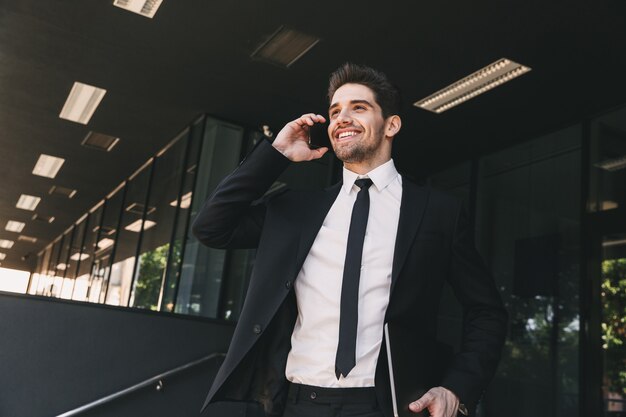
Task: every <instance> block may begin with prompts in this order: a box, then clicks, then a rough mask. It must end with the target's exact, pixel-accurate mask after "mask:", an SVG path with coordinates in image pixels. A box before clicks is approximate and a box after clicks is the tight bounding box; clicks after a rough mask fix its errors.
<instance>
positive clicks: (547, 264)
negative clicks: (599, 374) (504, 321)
mask: <svg viewBox="0 0 626 417" xmlns="http://www.w3.org/2000/svg"><path fill="white" fill-rule="evenodd" d="M580 144H581V128H580V126H574V127H572V128H568V129H564V130H562V131H559V132H556V133H553V134H551V135H548V136H545V137H541V138H539V139H536V140H533V141H531V142H528V143H525V144H523V145H520V146H516V147H514V148H511V149H508V150H505V151H502V152H498V153H496V154H493V155H490V156H487V157H485V158H484V159H482V160H481V165H480V168H479V183H478V195H477V216H476V223H477V224H476V226H477V227H476V232H477V242H478V248H479V250H480V252H481V253H482V254H483V255H484V256H485V258H486V261H487V262H488V264H489V265H490V267H491V269H492V271H493V273H494V275H495V279H496V283H497V285H498V286H499V287H500V289H501V292H502V295H503V299H504V302H505V306H506V307H507V309H508V310H509V314H510V329H509V337H508V338H507V340H506V345H505V350H504V353H503V359H502V362H501V363H500V368H499V372H498V374H497V376H496V379H495V380H494V382H493V383H492V384H491V386H490V388H489V391H488V392H487V395H486V397H485V400H484V404H483V407H484V411H485V415H494V416H500V415H506V416H507V417H518V416H519V417H526V416H529V415H532V416H535V417H554V416H563V417H565V416H567V417H571V416H576V415H578V412H579V407H578V396H579V393H578V380H579V379H578V376H579V372H578V364H579V346H578V338H579V301H578V296H579V282H580V279H579V269H580V266H579V262H580V215H581V214H580V212H579V201H580V200H579V199H580V189H579V184H580V181H579V178H580V161H581V153H580V152H581V151H580ZM519 398H532V399H533V401H519ZM511 404H515V406H514V407H511Z"/></svg>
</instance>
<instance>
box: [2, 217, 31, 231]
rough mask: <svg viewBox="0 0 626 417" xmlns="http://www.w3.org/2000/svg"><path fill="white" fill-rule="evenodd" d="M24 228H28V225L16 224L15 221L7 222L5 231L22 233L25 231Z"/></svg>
mask: <svg viewBox="0 0 626 417" xmlns="http://www.w3.org/2000/svg"><path fill="white" fill-rule="evenodd" d="M24 226H26V223H22V222H16V221H15V220H9V221H8V222H7V225H6V227H5V229H6V230H8V231H9V232H15V233H20V232H21V231H22V230H24Z"/></svg>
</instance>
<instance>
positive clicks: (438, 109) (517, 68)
mask: <svg viewBox="0 0 626 417" xmlns="http://www.w3.org/2000/svg"><path fill="white" fill-rule="evenodd" d="M528 71H530V68H529V67H526V66H524V65H521V64H518V63H517V62H513V61H511V60H509V59H506V58H501V59H499V60H497V61H496V62H494V63H492V64H489V65H487V66H486V67H484V68H482V69H479V70H478V71H476V72H475V73H473V74H470V75H468V76H467V77H465V78H463V79H461V80H459V81H457V82H455V83H453V84H451V85H449V86H447V87H445V88H443V89H441V90H439V91H437V92H436V93H433V94H431V95H429V96H428V97H426V98H423V99H421V100H419V101H416V102H415V103H413V105H414V106H416V107H421V108H422V109H424V110H428V111H431V112H434V113H442V112H444V111H446V110H449V109H451V108H452V107H454V106H458V105H459V104H461V103H463V102H465V101H467V100H469V99H471V98H474V97H476V96H477V95H479V94H482V93H484V92H486V91H489V90H491V89H492V88H495V87H497V86H499V85H501V84H504V83H505V82H507V81H510V80H512V79H513V78H516V77H519V76H520V75H522V74H525V73H527V72H528Z"/></svg>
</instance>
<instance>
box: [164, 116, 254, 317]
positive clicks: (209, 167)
mask: <svg viewBox="0 0 626 417" xmlns="http://www.w3.org/2000/svg"><path fill="white" fill-rule="evenodd" d="M242 139H243V129H242V128H240V127H238V126H234V125H230V124H227V123H224V122H220V121H218V120H215V119H209V118H207V119H206V126H205V130H204V137H203V142H202V149H201V153H200V162H199V164H198V174H197V175H198V177H197V179H196V185H195V187H196V188H195V192H194V197H193V199H192V204H191V218H192V219H193V218H195V216H196V214H197V213H198V211H199V210H200V208H201V207H202V205H203V204H204V201H205V200H206V198H207V197H208V196H209V193H210V192H211V191H212V190H213V189H215V187H216V186H217V184H218V183H219V182H220V181H221V180H222V178H224V176H226V175H227V174H229V173H230V172H231V171H232V170H233V169H234V168H235V167H236V166H237V164H238V162H239V159H240V152H241V146H242ZM188 227H191V225H189V226H188ZM183 259H184V260H183V267H182V274H181V278H180V284H179V287H178V295H177V300H176V306H175V311H176V312H177V313H185V314H191V315H199V316H204V317H213V318H215V317H218V313H219V298H220V290H221V284H222V278H223V273H224V259H225V251H223V250H217V249H211V248H207V247H205V246H203V245H202V244H201V243H200V242H198V240H197V239H196V238H195V237H193V235H192V234H191V232H189V231H188V233H187V241H186V245H185V253H184V257H183Z"/></svg>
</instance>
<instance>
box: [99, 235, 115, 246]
mask: <svg viewBox="0 0 626 417" xmlns="http://www.w3.org/2000/svg"><path fill="white" fill-rule="evenodd" d="M114 243H115V241H114V240H113V239H109V238H108V237H105V238H104V239H100V241H98V244H97V246H98V248H100V249H106V248H108V247H110V246H112V245H113V244H114Z"/></svg>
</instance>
